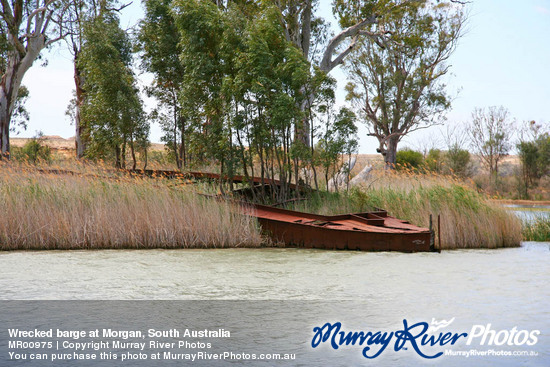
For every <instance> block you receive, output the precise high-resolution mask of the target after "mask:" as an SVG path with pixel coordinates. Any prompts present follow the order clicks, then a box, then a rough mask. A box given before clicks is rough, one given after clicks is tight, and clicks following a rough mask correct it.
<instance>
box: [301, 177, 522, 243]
mask: <svg viewBox="0 0 550 367" xmlns="http://www.w3.org/2000/svg"><path fill="white" fill-rule="evenodd" d="M295 208H296V209H298V210H306V211H308V210H310V211H313V212H317V213H320V214H341V213H345V212H363V211H370V210H373V209H375V208H383V209H386V210H387V211H388V212H389V213H390V215H392V216H394V217H397V218H400V219H404V220H408V221H410V222H411V223H413V224H415V225H418V226H421V227H428V226H429V217H430V214H432V216H433V218H434V222H433V223H434V230H435V231H436V238H437V216H438V215H440V216H441V247H442V248H443V249H460V248H499V247H513V246H519V245H520V243H521V240H522V225H521V221H520V220H519V219H518V218H517V217H516V216H515V215H514V214H513V213H510V212H508V211H506V210H504V209H503V208H502V207H500V206H498V204H494V203H492V202H491V201H490V200H489V198H488V197H486V196H485V195H483V194H480V193H477V192H476V191H475V190H473V189H472V188H470V187H469V186H468V185H466V184H464V183H462V182H460V181H458V180H456V179H453V178H449V177H445V176H441V175H429V174H416V173H413V172H404V173H403V172H378V173H376V174H375V175H374V176H373V177H372V178H371V179H370V180H369V182H366V183H365V184H364V185H363V186H362V187H357V188H354V189H352V190H350V191H349V192H348V193H345V192H344V193H342V194H334V193H329V194H326V195H321V196H318V197H317V198H316V199H315V200H312V201H310V202H309V203H300V204H297V205H296V207H295Z"/></svg>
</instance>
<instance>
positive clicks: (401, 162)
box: [395, 148, 424, 169]
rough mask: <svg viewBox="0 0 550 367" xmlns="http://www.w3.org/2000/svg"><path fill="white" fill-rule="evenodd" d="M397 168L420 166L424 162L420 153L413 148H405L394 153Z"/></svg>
mask: <svg viewBox="0 0 550 367" xmlns="http://www.w3.org/2000/svg"><path fill="white" fill-rule="evenodd" d="M395 160H396V164H397V168H398V169H399V168H420V166H422V164H423V163H424V156H423V155H422V153H420V152H417V151H415V150H412V149H409V148H405V149H403V150H400V151H398V152H397V155H396V159H395Z"/></svg>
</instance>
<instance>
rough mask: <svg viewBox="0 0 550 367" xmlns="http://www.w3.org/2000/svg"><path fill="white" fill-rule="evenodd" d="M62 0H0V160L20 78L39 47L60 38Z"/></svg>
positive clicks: (6, 149) (62, 33) (6, 147)
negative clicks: (0, 5)
mask: <svg viewBox="0 0 550 367" xmlns="http://www.w3.org/2000/svg"><path fill="white" fill-rule="evenodd" d="M66 13H67V3H66V2H65V1H64V0H37V1H24V0H12V1H11V2H10V1H7V0H2V9H1V12H0V16H1V18H2V19H1V23H0V36H1V37H0V38H1V41H0V51H1V52H0V53H1V60H0V69H1V70H0V71H1V73H2V79H1V81H0V159H1V158H2V157H9V151H10V141H9V133H10V124H11V121H12V116H13V113H14V110H15V107H16V105H17V98H18V96H21V95H20V93H19V90H20V87H21V83H22V81H23V77H24V76H25V74H26V72H27V71H28V70H29V69H30V68H31V66H32V64H33V63H34V62H35V61H36V60H37V59H38V58H39V56H40V53H41V51H42V50H43V49H45V48H47V47H49V46H50V45H52V44H54V43H55V42H57V41H59V40H61V39H62V38H64V37H65V36H66V34H67V30H66V29H65V26H64V18H65V15H66Z"/></svg>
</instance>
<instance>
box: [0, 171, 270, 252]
mask: <svg viewBox="0 0 550 367" xmlns="http://www.w3.org/2000/svg"><path fill="white" fill-rule="evenodd" d="M77 168H78V170H77V171H78V172H79V173H78V174H77V175H67V174H47V173H46V174H45V173H43V172H42V173H40V172H38V171H37V170H36V169H35V168H32V167H25V166H20V165H17V166H15V165H13V164H10V165H3V166H0V173H1V175H0V212H1V213H2V217H3V218H2V220H1V221H0V249H1V250H14V249H105V248H110V249H117V248H207V247H257V246H260V245H261V244H262V241H264V239H263V238H262V237H261V235H260V232H259V228H258V226H257V224H256V222H255V221H254V220H253V219H250V218H248V217H246V216H243V215H241V214H240V213H239V211H238V210H234V208H232V207H231V205H230V204H228V203H222V202H216V201H213V200H210V199H205V198H201V197H200V196H198V195H196V194H195V193H194V192H192V191H191V190H190V189H188V188H186V187H170V186H169V185H171V184H172V182H169V181H167V180H162V179H157V180H150V179H139V178H130V177H128V176H121V175H120V176H117V174H116V173H113V171H112V170H111V171H107V170H102V169H101V168H97V167H94V168H93V169H90V168H86V167H77Z"/></svg>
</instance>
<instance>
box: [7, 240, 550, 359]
mask: <svg viewBox="0 0 550 367" xmlns="http://www.w3.org/2000/svg"><path fill="white" fill-rule="evenodd" d="M0 269H1V274H2V275H1V278H0V289H1V296H0V298H1V299H4V300H110V299H112V300H287V301H289V300H295V301H298V302H301V306H300V307H301V308H302V312H303V313H304V315H306V314H310V315H314V314H316V313H317V312H318V307H317V306H313V305H315V304H317V305H318V304H319V302H327V303H331V304H336V305H337V304H338V302H340V303H341V304H342V305H345V304H346V302H360V303H361V305H362V306H361V311H362V312H363V313H362V314H361V315H362V316H361V318H362V320H363V321H365V319H366V320H368V321H369V324H371V325H378V326H380V327H388V328H395V327H399V325H401V326H402V324H401V323H402V320H403V319H410V320H413V319H415V320H419V319H420V320H425V321H426V322H430V320H432V318H433V319H435V320H449V319H451V318H456V320H457V321H456V325H457V327H458V326H461V327H463V328H464V329H465V330H467V329H469V328H470V327H471V326H472V325H477V324H482V325H486V324H488V323H491V324H492V325H493V328H497V330H499V329H507V330H510V329H512V328H513V327H517V329H518V330H528V331H529V330H540V331H541V335H540V337H539V340H538V343H537V344H536V345H535V346H533V347H532V348H531V349H529V350H534V351H536V352H537V353H538V356H537V357H516V358H508V359H506V358H503V357H500V359H499V358H497V359H490V358H489V359H478V360H475V359H468V360H465V359H457V358H456V357H447V358H448V359H447V360H446V361H445V363H444V365H456V366H459V365H484V363H486V362H487V363H488V364H487V365H495V364H497V363H498V365H509V366H516V365H523V366H530V365H533V366H548V365H550V338H549V335H548V334H549V333H550V307H548V305H549V304H550V286H549V284H548V280H549V279H550V243H544V242H542V243H541V242H538V243H535V242H527V243H523V245H522V246H521V247H519V248H511V249H500V250H455V251H444V252H442V253H441V254H438V253H416V254H403V253H389V252H385V253H367V252H343V251H338V252H335V251H323V250H304V249H224V250H220V249H217V250H146V251H140V250H134V251H43V252H4V253H0ZM304 301H308V302H304ZM309 301H311V302H309ZM308 304H311V305H312V306H311V309H308ZM337 309H338V308H337ZM348 311H349V310H348ZM281 312H283V311H281ZM346 312H347V311H346ZM343 313H344V311H343V310H342V317H344V315H343ZM351 315H352V316H353V312H352V313H351ZM345 317H347V318H348V319H350V313H349V312H347V313H346V315H345ZM351 319H352V320H353V318H351ZM464 348H466V347H464ZM392 353H394V352H392ZM396 354H397V353H396ZM388 358H389V359H385V360H381V362H384V361H385V362H384V363H382V364H383V365H393V363H396V362H399V361H400V362H401V363H406V364H407V365H416V364H423V363H424V362H423V361H419V360H418V359H412V360H403V359H399V358H405V357H396V358H397V359H396V360H394V359H391V358H390V357H388ZM453 358H454V359H453ZM476 361H477V362H476ZM465 362H475V363H473V364H468V363H465ZM342 363H343V364H342V365H349V363H348V362H342ZM350 363H351V362H350ZM354 363H355V362H354ZM352 364H353V363H352ZM376 365H379V363H377V364H376Z"/></svg>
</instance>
